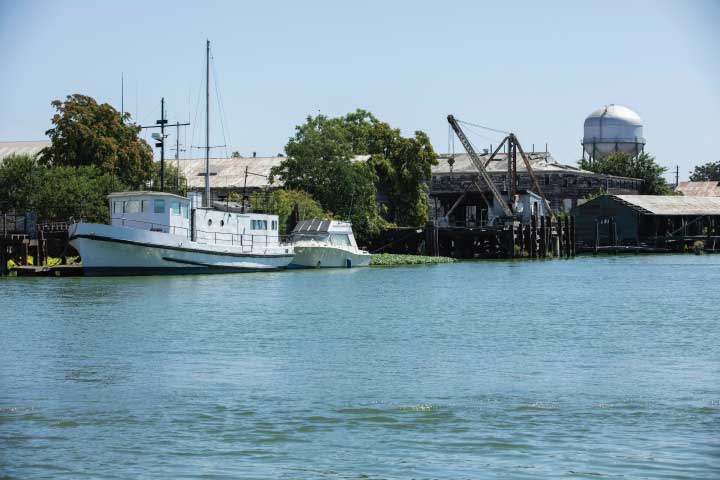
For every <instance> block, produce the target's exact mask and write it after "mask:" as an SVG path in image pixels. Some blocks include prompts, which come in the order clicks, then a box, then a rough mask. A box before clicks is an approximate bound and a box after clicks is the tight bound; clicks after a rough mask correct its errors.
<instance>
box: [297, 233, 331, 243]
mask: <svg viewBox="0 0 720 480" xmlns="http://www.w3.org/2000/svg"><path fill="white" fill-rule="evenodd" d="M292 241H293V242H300V241H315V242H327V241H328V234H327V233H293V235H292Z"/></svg>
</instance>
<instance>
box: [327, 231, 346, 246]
mask: <svg viewBox="0 0 720 480" xmlns="http://www.w3.org/2000/svg"><path fill="white" fill-rule="evenodd" d="M330 244H331V245H338V246H345V247H348V246H350V237H349V236H348V234H347V233H333V234H332V235H330Z"/></svg>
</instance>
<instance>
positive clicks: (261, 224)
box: [250, 220, 267, 230]
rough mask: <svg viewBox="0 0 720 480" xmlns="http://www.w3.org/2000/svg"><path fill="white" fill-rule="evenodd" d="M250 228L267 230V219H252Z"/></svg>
mask: <svg viewBox="0 0 720 480" xmlns="http://www.w3.org/2000/svg"><path fill="white" fill-rule="evenodd" d="M250 228H251V229H252V230H267V220H251V221H250Z"/></svg>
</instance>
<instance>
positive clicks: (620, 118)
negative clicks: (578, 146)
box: [582, 104, 645, 160]
mask: <svg viewBox="0 0 720 480" xmlns="http://www.w3.org/2000/svg"><path fill="white" fill-rule="evenodd" d="M582 146H583V158H584V157H585V154H587V155H588V157H589V158H590V159H591V160H598V159H601V158H603V157H606V156H608V155H610V154H611V153H615V152H624V153H629V154H630V155H633V156H636V155H639V154H640V153H641V152H642V151H643V150H644V148H645V138H643V124H642V120H641V119H640V116H639V115H638V114H637V113H635V112H634V111H632V110H630V109H629V108H627V107H623V106H622V105H613V104H610V105H605V106H604V107H602V108H599V109H597V110H595V111H594V112H592V113H591V114H590V115H588V117H587V118H586V119H585V134H584V136H583V140H582Z"/></svg>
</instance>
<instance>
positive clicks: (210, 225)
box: [208, 218, 212, 227]
mask: <svg viewBox="0 0 720 480" xmlns="http://www.w3.org/2000/svg"><path fill="white" fill-rule="evenodd" d="M208 227H212V218H208Z"/></svg>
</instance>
